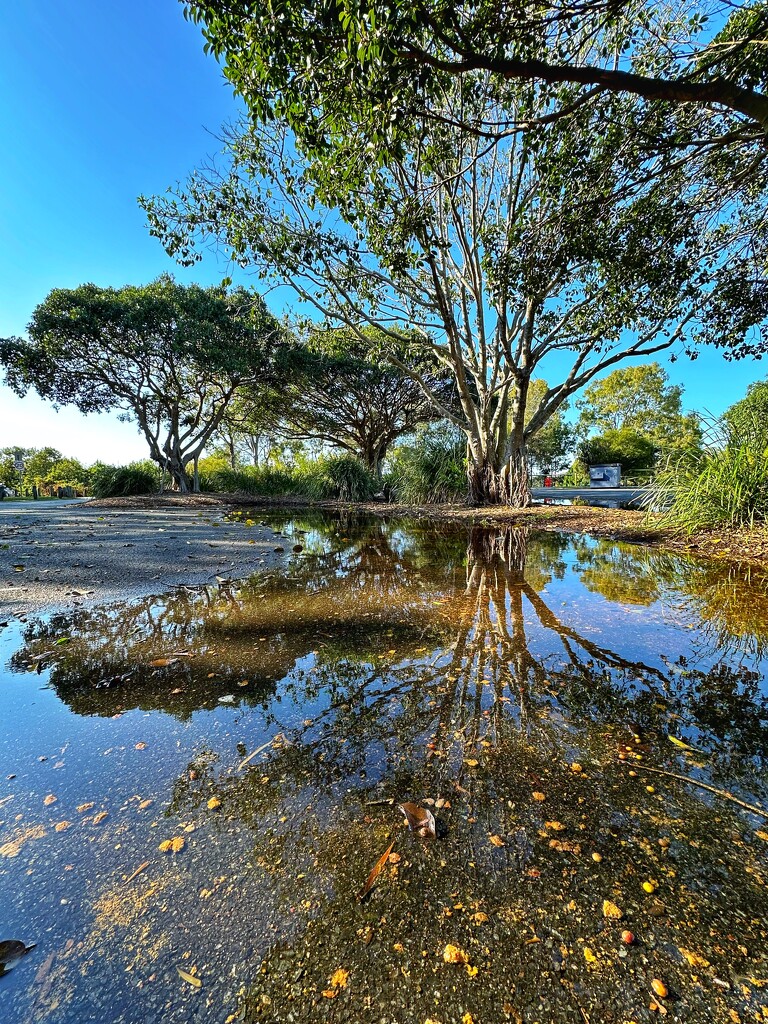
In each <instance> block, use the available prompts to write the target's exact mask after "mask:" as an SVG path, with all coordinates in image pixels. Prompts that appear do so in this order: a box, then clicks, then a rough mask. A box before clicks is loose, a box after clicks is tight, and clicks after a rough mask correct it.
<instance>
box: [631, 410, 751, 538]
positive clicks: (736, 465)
mask: <svg viewBox="0 0 768 1024" xmlns="http://www.w3.org/2000/svg"><path fill="white" fill-rule="evenodd" d="M651 507H653V508H657V509H661V510H662V511H661V514H660V516H659V517H658V519H657V522H658V523H659V524H660V525H661V526H671V527H673V528H676V529H681V530H683V531H685V532H686V533H688V534H691V533H695V532H696V531H698V530H711V529H718V528H722V527H731V528H752V527H754V526H755V525H758V524H761V523H764V522H766V521H768V437H766V433H765V429H754V426H753V425H751V424H750V425H749V429H746V428H745V425H744V424H740V425H739V426H735V425H733V424H730V423H729V422H728V419H727V414H726V417H725V418H724V419H722V420H718V421H713V422H712V423H711V424H710V429H709V443H708V445H707V447H706V448H705V449H704V450H703V451H702V452H700V453H696V454H689V455H687V456H685V457H684V458H683V459H682V460H678V461H677V462H676V463H674V464H670V465H668V466H666V467H665V468H663V469H662V470H661V471H660V472H659V473H658V474H657V477H656V481H655V486H654V493H653V498H652V502H651Z"/></svg>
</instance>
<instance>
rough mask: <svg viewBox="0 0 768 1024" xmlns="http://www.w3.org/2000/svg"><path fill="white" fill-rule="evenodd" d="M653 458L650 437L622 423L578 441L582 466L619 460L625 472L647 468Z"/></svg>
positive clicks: (653, 450)
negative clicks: (621, 425)
mask: <svg viewBox="0 0 768 1024" xmlns="http://www.w3.org/2000/svg"><path fill="white" fill-rule="evenodd" d="M655 458H656V448H655V446H654V443H653V441H652V440H651V439H650V438H649V437H646V436H645V435H644V434H640V433H638V431H636V430H631V429H630V428H629V427H622V429H621V430H606V431H605V433H603V434H599V435H598V436H597V437H590V438H587V440H586V441H582V442H581V444H580V445H579V461H580V462H581V463H582V464H583V465H584V466H586V467H588V466H600V465H606V464H608V465H610V464H612V463H616V462H618V463H620V464H621V471H622V473H623V474H624V475H625V476H627V475H628V474H631V473H636V472H637V471H638V470H642V469H650V468H651V466H652V465H653V463H654V460H655Z"/></svg>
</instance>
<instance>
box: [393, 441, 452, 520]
mask: <svg viewBox="0 0 768 1024" xmlns="http://www.w3.org/2000/svg"><path fill="white" fill-rule="evenodd" d="M386 483H387V484H388V485H389V486H390V487H391V489H392V491H393V493H394V496H395V497H396V498H397V500H398V501H404V502H407V503H408V504H419V503H421V502H436V503H440V502H456V501H463V500H464V499H465V498H466V495H467V462H466V441H465V440H464V438H463V437H462V436H461V435H460V434H459V433H458V431H456V430H453V429H451V428H447V427H427V428H425V429H423V430H421V431H419V433H418V434H417V435H416V438H415V439H414V441H413V443H412V444H407V445H405V444H404V445H400V446H399V447H397V448H396V449H395V450H394V451H393V453H392V457H391V459H390V466H389V472H388V474H387V477H386Z"/></svg>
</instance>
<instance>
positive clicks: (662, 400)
mask: <svg viewBox="0 0 768 1024" xmlns="http://www.w3.org/2000/svg"><path fill="white" fill-rule="evenodd" d="M683 391H684V389H683V387H682V385H679V384H670V383H669V374H668V373H667V371H666V370H664V369H663V367H661V366H660V365H659V364H658V363H645V364H641V365H640V366H624V367H621V368H620V369H618V370H614V371H613V372H612V373H610V374H608V376H607V377H604V378H603V379H602V380H599V381H595V383H594V384H590V386H589V387H588V388H586V390H585V391H584V392H583V393H582V395H581V397H580V398H578V399H577V401H576V408H577V409H579V411H580V414H579V421H578V424H577V427H578V431H579V433H580V434H582V435H583V436H586V435H587V434H589V433H590V432H591V431H594V432H596V433H598V434H599V433H603V432H604V431H607V430H625V429H629V430H633V431H637V432H638V433H640V434H643V435H644V436H645V437H647V438H648V439H649V440H650V441H652V442H653V444H654V445H655V446H656V448H657V449H658V450H659V451H662V450H663V451H670V450H671V449H675V450H677V449H683V448H688V449H690V448H698V447H699V445H700V444H701V425H700V419H699V417H698V416H697V415H696V414H695V413H687V414H686V413H683V405H682V397H683Z"/></svg>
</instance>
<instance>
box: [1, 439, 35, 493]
mask: <svg viewBox="0 0 768 1024" xmlns="http://www.w3.org/2000/svg"><path fill="white" fill-rule="evenodd" d="M31 453H32V449H31V448H19V447H13V448H0V484H4V485H5V486H6V487H10V488H12V489H13V490H14V491H18V490H19V489H20V488H21V486H22V482H23V477H24V474H23V470H22V471H20V470H18V469H16V467H15V465H14V463H15V462H16V459H17V458H19V459H22V460H23V459H25V458H27V456H29V455H30V454H31Z"/></svg>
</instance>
